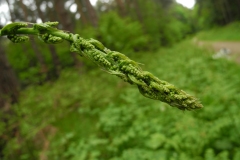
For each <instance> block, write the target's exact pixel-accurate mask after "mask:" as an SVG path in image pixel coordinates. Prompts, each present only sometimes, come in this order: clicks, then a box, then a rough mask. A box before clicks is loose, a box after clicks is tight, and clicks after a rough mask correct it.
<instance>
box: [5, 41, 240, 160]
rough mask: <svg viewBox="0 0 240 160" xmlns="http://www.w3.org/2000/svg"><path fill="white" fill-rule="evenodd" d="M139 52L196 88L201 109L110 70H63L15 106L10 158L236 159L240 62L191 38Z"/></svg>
mask: <svg viewBox="0 0 240 160" xmlns="http://www.w3.org/2000/svg"><path fill="white" fill-rule="evenodd" d="M138 59H139V61H140V62H142V63H145V64H151V65H146V66H145V67H148V68H146V69H148V70H151V71H152V72H154V73H155V74H156V75H159V76H161V78H162V79H165V80H167V81H171V82H172V83H175V84H177V85H178V86H180V87H181V88H184V89H185V90H188V91H191V92H192V93H193V94H194V95H198V97H200V99H201V100H202V103H203V104H204V105H205V107H204V109H202V110H199V111H196V112H179V111H178V110H175V109H172V108H170V107H169V106H168V105H166V104H164V103H160V102H158V101H152V100H150V99H146V98H143V97H142V96H141V95H140V94H139V93H138V91H137V90H136V89H134V87H132V86H129V85H126V83H125V82H122V81H119V80H117V79H116V78H110V77H109V76H108V75H107V73H106V74H103V73H102V72H100V71H95V70H92V71H89V70H84V71H83V74H81V75H80V74H79V73H78V72H77V71H73V70H70V71H65V72H64V73H63V74H62V76H61V78H60V79H59V80H58V81H57V82H56V83H54V84H50V83H49V84H45V85H43V86H40V87H32V88H29V89H27V90H26V91H25V92H24V93H23V95H22V100H21V103H20V104H19V105H16V106H14V107H13V108H15V109H16V110H15V112H16V113H17V115H19V116H17V117H15V118H14V119H13V120H12V121H13V123H14V122H16V121H17V122H19V125H18V128H19V129H20V131H21V132H20V133H19V136H18V137H15V138H13V139H10V140H9V141H8V145H7V148H5V151H4V153H5V156H6V158H7V159H16V157H17V158H18V157H22V158H21V159H24V157H27V158H25V159H38V157H39V156H40V155H45V156H47V157H48V158H49V159H72V160H86V159H112V160H120V159H133V160H135V159H138V160H141V159H152V160H155V159H156V160H157V159H163V160H172V159H174V160H175V159H176V160H188V159H189V160H190V159H191V160H205V159H206V160H214V159H216V160H217V159H223V160H228V159H234V160H237V159H238V158H239V155H240V152H239V150H240V148H239V145H240V144H239V141H238V139H239V135H240V133H239V131H240V128H239V126H240V121H239V118H238V117H239V116H240V114H239V113H240V111H239V107H238V104H240V100H239V94H238V93H239V91H240V90H239V87H237V86H239V85H240V81H239V79H240V76H239V74H236V73H237V72H238V71H239V65H237V64H235V63H233V62H230V61H225V60H213V59H212V58H211V54H210V53H209V52H208V51H207V50H203V49H199V48H196V47H195V46H192V44H190V42H184V43H181V44H179V45H176V46H174V47H172V48H169V49H161V50H159V51H158V52H155V53H147V54H146V53H145V54H140V56H138ZM186 62H188V63H186ZM85 69H87V68H85ZM86 71H87V72H86ZM46 126H51V127H52V128H55V131H51V129H48V130H44V128H46ZM41 132H42V133H43V135H45V139H44V138H41V136H40V137H39V133H41ZM40 135H41V134H40ZM18 139H20V140H21V141H19V140H18ZM37 140H38V141H37ZM39 141H42V143H39ZM43 143H49V146H48V147H47V148H44V145H43ZM29 157H30V158H29Z"/></svg>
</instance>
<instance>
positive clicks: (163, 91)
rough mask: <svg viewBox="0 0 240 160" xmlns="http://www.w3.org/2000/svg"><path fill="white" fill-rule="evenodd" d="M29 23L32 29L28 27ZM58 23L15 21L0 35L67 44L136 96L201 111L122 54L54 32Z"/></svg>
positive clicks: (190, 99)
mask: <svg viewBox="0 0 240 160" xmlns="http://www.w3.org/2000/svg"><path fill="white" fill-rule="evenodd" d="M29 24H30V25H32V27H29ZM57 25H58V22H46V23H41V24H35V23H25V22H15V23H11V24H8V25H6V26H5V27H3V28H2V30H0V36H7V37H8V38H9V39H10V40H11V41H12V42H14V43H21V42H25V41H28V39H29V38H28V36H26V35H37V36H38V37H39V38H40V39H41V40H42V41H43V42H45V43H50V44H56V43H60V42H62V41H63V40H66V41H68V42H69V43H70V44H71V46H70V51H71V52H78V53H79V54H80V55H81V56H84V57H87V58H89V59H90V60H92V61H93V62H95V63H96V64H97V65H98V66H100V67H101V68H103V69H104V70H106V71H107V72H109V73H110V74H113V75H116V76H118V77H120V78H121V79H123V80H124V81H126V82H128V83H130V84H134V85H136V86H137V87H138V89H139V91H140V93H141V94H142V95H143V96H145V97H147V98H151V99H155V100H160V101H162V102H165V103H168V104H169V105H171V106H173V107H177V108H179V109H181V110H192V109H199V108H202V107H203V106H202V104H201V103H200V102H199V101H198V99H196V98H195V97H193V96H191V95H189V94H187V93H185V92H184V91H182V90H180V89H177V88H176V87H175V86H174V85H172V84H170V83H168V82H166V81H162V80H160V79H158V78H157V77H155V76H154V75H153V74H151V73H150V72H147V71H142V69H141V68H140V67H139V65H138V63H137V62H135V61H133V60H131V59H129V58H128V57H127V56H125V55H124V54H122V53H119V52H116V51H111V50H109V49H107V48H106V47H105V46H104V45H103V44H102V43H101V42H99V41H97V40H95V39H83V38H82V37H80V36H79V35H78V34H72V33H68V32H65V31H63V30H58V29H57V28H56V26H57Z"/></svg>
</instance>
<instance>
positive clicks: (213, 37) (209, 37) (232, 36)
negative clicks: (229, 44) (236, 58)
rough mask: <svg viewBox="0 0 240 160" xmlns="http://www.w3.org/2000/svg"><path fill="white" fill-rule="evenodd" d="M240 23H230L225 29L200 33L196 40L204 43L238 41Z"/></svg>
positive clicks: (220, 28)
mask: <svg viewBox="0 0 240 160" xmlns="http://www.w3.org/2000/svg"><path fill="white" fill-rule="evenodd" d="M239 33H240V22H234V23H231V24H229V25H227V26H225V27H217V28H213V29H211V30H207V31H202V32H200V33H198V34H197V38H198V39H200V40H205V41H240V34H239Z"/></svg>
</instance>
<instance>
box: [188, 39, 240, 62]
mask: <svg viewBox="0 0 240 160" xmlns="http://www.w3.org/2000/svg"><path fill="white" fill-rule="evenodd" d="M193 41H194V43H195V44H197V45H198V46H204V47H207V48H209V49H211V50H213V51H214V53H219V52H220V51H221V50H227V51H229V56H230V57H231V58H232V59H233V60H235V61H237V62H238V63H240V42H229V41H214V42H212V41H199V40H196V39H194V40H193Z"/></svg>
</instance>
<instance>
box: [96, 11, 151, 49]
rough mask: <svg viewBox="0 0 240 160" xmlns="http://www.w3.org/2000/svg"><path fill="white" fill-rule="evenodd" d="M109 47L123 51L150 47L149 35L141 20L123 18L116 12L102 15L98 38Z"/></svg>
mask: <svg viewBox="0 0 240 160" xmlns="http://www.w3.org/2000/svg"><path fill="white" fill-rule="evenodd" d="M97 39H98V40H99V41H101V42H102V43H103V44H104V45H105V46H107V48H111V49H112V50H116V51H121V52H131V51H133V50H137V51H139V50H143V49H144V48H146V47H148V37H147V36H146V35H144V34H143V30H142V26H141V24H140V23H139V22H137V21H133V20H131V19H130V18H121V17H119V16H118V15H117V14H116V13H114V12H109V13H106V14H104V15H102V16H101V19H100V22H99V29H98V38H97Z"/></svg>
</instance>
